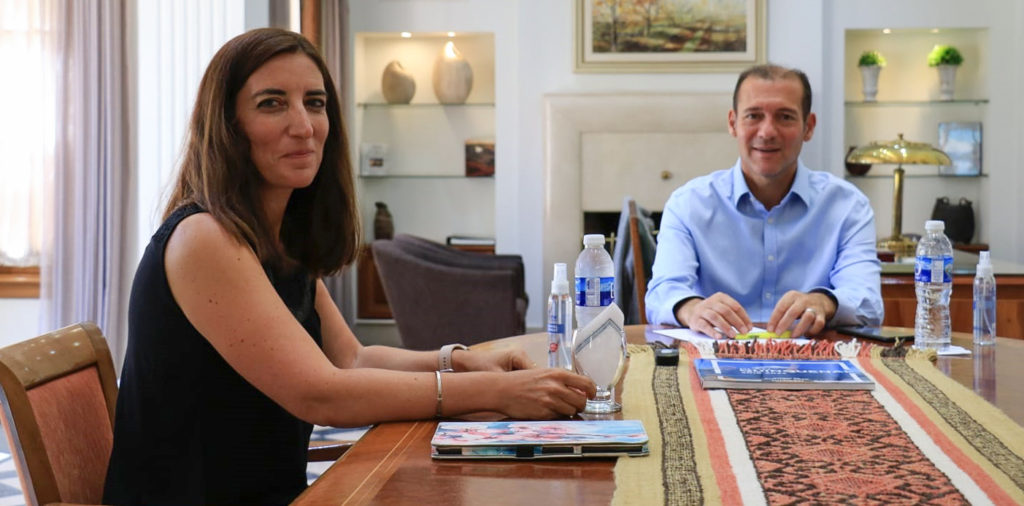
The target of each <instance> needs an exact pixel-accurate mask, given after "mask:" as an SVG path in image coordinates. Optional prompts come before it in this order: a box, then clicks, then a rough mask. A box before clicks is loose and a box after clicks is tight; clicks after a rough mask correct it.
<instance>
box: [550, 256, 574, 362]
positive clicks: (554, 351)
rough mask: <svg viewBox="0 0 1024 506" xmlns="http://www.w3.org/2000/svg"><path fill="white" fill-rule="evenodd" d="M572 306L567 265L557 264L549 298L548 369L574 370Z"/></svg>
mask: <svg viewBox="0 0 1024 506" xmlns="http://www.w3.org/2000/svg"><path fill="white" fill-rule="evenodd" d="M572 306H573V299H572V296H571V295H569V278H568V274H567V271H566V267H565V264H561V263H559V264H555V274H554V276H553V277H552V279H551V296H550V297H548V367H561V368H564V369H569V370H570V371H571V370H572V357H571V356H570V355H569V352H570V350H571V348H572Z"/></svg>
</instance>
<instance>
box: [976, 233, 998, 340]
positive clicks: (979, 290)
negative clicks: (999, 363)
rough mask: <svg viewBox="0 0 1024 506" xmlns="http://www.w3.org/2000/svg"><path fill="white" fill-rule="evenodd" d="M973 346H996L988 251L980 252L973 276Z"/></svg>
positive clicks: (993, 279) (994, 303)
mask: <svg viewBox="0 0 1024 506" xmlns="http://www.w3.org/2000/svg"><path fill="white" fill-rule="evenodd" d="M974 344H981V345H990V344H996V278H995V276H993V275H992V259H991V258H990V257H989V252H988V251H982V252H981V258H979V259H978V268H977V270H976V273H975V275H974Z"/></svg>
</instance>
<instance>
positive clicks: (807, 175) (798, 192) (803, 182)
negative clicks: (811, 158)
mask: <svg viewBox="0 0 1024 506" xmlns="http://www.w3.org/2000/svg"><path fill="white" fill-rule="evenodd" d="M741 163H742V162H741V160H740V159H739V158H737V159H736V164H734V165H733V166H732V169H730V170H729V172H730V174H731V175H732V191H731V200H732V205H733V206H736V207H739V205H740V199H741V198H742V197H743V196H744V195H749V198H751V199H753V198H754V194H752V193H750V187H749V186H747V180H746V179H744V177H743V167H742V166H741V165H740V164H741ZM791 194H792V195H794V196H795V197H796V198H799V199H800V200H803V201H804V204H806V205H807V206H810V205H811V199H812V198H813V196H814V195H813V191H812V189H811V172H810V169H808V168H807V166H806V165H804V162H803V161H802V160H799V159H798V160H797V163H796V177H794V178H793V186H791V187H790V188H789V192H788V193H786V196H785V197H783V198H782V202H786V201H787V200H788V199H789V198H790V197H789V196H790V195H791Z"/></svg>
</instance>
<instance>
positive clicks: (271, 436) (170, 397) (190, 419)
mask: <svg viewBox="0 0 1024 506" xmlns="http://www.w3.org/2000/svg"><path fill="white" fill-rule="evenodd" d="M198 212H203V210H202V209H200V208H199V207H198V206H194V205H193V206H185V207H182V208H180V209H178V210H176V211H175V212H174V213H173V214H172V215H171V216H170V217H168V218H167V221H166V222H164V223H163V225H162V226H161V227H160V229H159V230H157V232H156V233H155V234H154V235H153V237H152V239H151V240H150V243H149V246H148V247H147V248H146V251H145V253H144V254H143V256H142V261H141V262H140V263H139V268H138V271H137V272H136V273H135V281H134V282H133V284H132V292H131V301H130V304H129V307H128V349H127V352H126V354H125V360H124V367H123V369H122V371H121V388H120V392H119V393H118V397H117V410H116V416H115V423H114V447H113V451H112V453H111V456H110V465H109V468H108V469H107V481H106V487H105V489H104V493H103V502H104V504H175V505H184V504H286V503H288V502H290V501H291V500H292V499H294V498H295V496H297V495H298V494H299V493H300V492H302V490H303V489H305V488H306V451H307V446H308V444H309V435H310V432H311V430H312V425H310V424H308V423H306V422H303V421H302V420H299V419H298V418H296V417H294V416H292V415H291V414H290V413H288V412H287V411H285V410H284V408H282V407H281V406H279V405H278V404H276V403H275V402H274V401H272V400H270V398H268V397H267V396H266V395H264V394H263V393H261V392H260V391H259V390H257V389H256V388H255V387H253V386H252V385H251V384H249V383H248V382H247V381H245V379H243V378H242V377H241V376H240V375H239V374H238V373H237V372H235V370H234V369H232V368H231V366H229V365H228V363H227V362H225V361H224V359H223V358H221V356H220V355H219V354H217V352H216V350H214V348H213V346H211V345H210V343H209V342H208V341H207V340H206V339H205V338H203V336H202V335H200V334H199V332H198V331H196V329H195V327H193V326H192V324H191V323H189V321H188V319H187V318H186V317H185V314H184V313H183V312H182V310H181V308H180V307H179V306H178V304H177V302H175V300H174V297H173V296H172V295H171V289H170V286H169V285H168V283H167V274H166V271H165V270H164V249H165V247H166V245H167V239H168V238H169V237H170V236H171V233H172V232H173V231H174V229H175V227H177V226H178V223H180V222H181V220H183V219H185V218H186V217H188V216H190V215H192V214H195V213H198ZM267 275H268V276H269V277H270V280H271V283H272V284H273V285H274V288H275V289H276V290H277V293H278V295H280V296H281V299H283V300H284V302H285V304H286V305H287V306H288V308H289V309H291V311H292V314H293V315H294V316H295V318H296V319H298V321H299V322H301V323H302V326H303V327H304V328H305V329H306V331H307V332H309V334H310V335H311V336H312V338H313V340H315V341H316V343H317V345H318V346H321V347H322V346H323V344H322V341H321V335H320V317H319V315H317V313H316V310H315V308H314V300H315V294H316V284H315V280H314V279H313V277H312V276H310V275H309V273H308V272H306V271H304V270H302V269H298V270H297V271H296V272H292V273H290V274H288V275H282V273H280V272H272V271H271V270H269V269H268V270H267Z"/></svg>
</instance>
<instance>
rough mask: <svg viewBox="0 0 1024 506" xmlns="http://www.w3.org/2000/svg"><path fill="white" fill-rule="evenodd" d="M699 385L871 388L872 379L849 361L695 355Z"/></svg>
mask: <svg viewBox="0 0 1024 506" xmlns="http://www.w3.org/2000/svg"><path fill="white" fill-rule="evenodd" d="M693 365H694V367H695V368H696V369H697V375H698V376H699V377H700V384H701V386H703V387H704V388H705V389H708V388H735V389H776V390H873V389H874V388H875V382H874V381H872V380H871V379H870V378H868V377H867V375H866V374H864V372H863V371H861V369H860V367H857V365H856V364H854V363H853V362H851V361H849V360H751V359H732V358H698V359H697V360H695V361H694V364H693Z"/></svg>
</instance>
